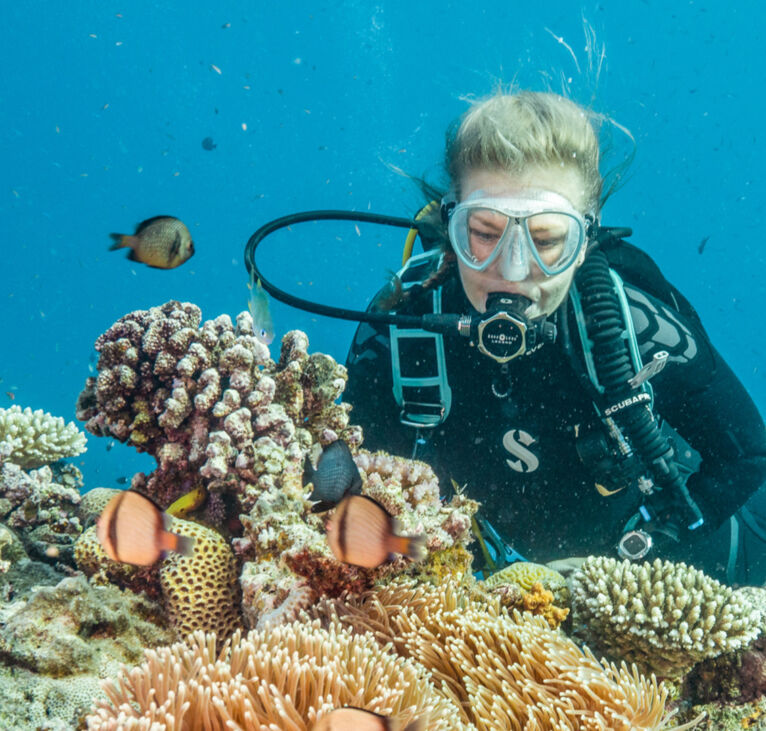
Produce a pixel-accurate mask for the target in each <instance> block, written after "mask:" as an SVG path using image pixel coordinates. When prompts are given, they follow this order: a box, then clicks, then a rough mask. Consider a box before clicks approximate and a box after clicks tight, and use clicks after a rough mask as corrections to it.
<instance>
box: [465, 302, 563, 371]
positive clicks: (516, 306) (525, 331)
mask: <svg viewBox="0 0 766 731" xmlns="http://www.w3.org/2000/svg"><path fill="white" fill-rule="evenodd" d="M531 304H532V301H531V300H530V299H528V298H526V297H524V296H523V295H520V294H509V293H508V292H490V294H489V295H488V296H487V311H486V312H485V313H484V314H482V315H479V316H478V317H476V318H475V319H474V321H473V323H472V327H471V337H472V339H473V340H474V341H475V342H476V344H477V346H478V348H479V351H480V352H482V353H483V354H484V355H486V356H489V357H490V358H492V359H493V360H495V361H497V362H498V363H507V362H508V361H509V360H513V359H514V358H518V356H520V355H524V354H529V353H531V352H532V351H534V350H537V348H539V347H540V346H541V345H543V344H544V343H546V342H553V341H554V340H555V339H556V326H555V325H554V324H553V323H552V322H547V321H546V319H545V318H542V319H539V320H530V319H529V318H528V317H527V316H526V315H525V314H524V313H525V312H526V311H527V309H528V308H529V306H530V305H531Z"/></svg>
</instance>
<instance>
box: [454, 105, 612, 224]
mask: <svg viewBox="0 0 766 731" xmlns="http://www.w3.org/2000/svg"><path fill="white" fill-rule="evenodd" d="M445 163H446V168H447V172H448V173H449V176H450V180H451V181H452V185H453V189H454V190H455V192H456V193H457V194H458V195H459V194H460V191H459V190H458V189H457V186H458V185H459V180H460V177H461V176H462V175H463V174H464V173H465V172H466V171H469V170H476V169H497V170H502V171H503V172H508V173H511V174H519V173H523V172H524V171H525V170H527V169H528V168H529V167H532V166H546V167H547V166H550V165H563V166H568V167H571V168H573V169H575V170H577V171H578V172H579V173H580V175H581V176H582V178H583V181H584V183H585V201H586V207H587V209H589V210H598V208H599V206H600V199H601V193H602V188H603V180H602V178H601V175H600V173H599V142H598V137H597V135H596V131H595V129H594V127H593V124H592V122H591V118H590V114H589V112H588V111H587V110H586V109H585V108H583V107H581V106H579V105H578V104H576V103H575V102H573V101H570V100H569V99H567V98H566V97H563V96H559V95H558V94H553V93H550V92H536V91H521V92H518V93H515V94H504V93H498V94H495V95H494V96H492V97H490V98H489V99H486V100H484V101H481V102H478V103H477V104H475V105H474V106H473V107H471V108H470V109H469V110H468V111H467V112H466V113H465V114H464V115H463V116H462V117H461V118H460V120H459V123H458V124H457V126H456V127H453V128H451V130H450V131H449V132H448V134H447V149H446V160H445ZM583 212H584V211H583Z"/></svg>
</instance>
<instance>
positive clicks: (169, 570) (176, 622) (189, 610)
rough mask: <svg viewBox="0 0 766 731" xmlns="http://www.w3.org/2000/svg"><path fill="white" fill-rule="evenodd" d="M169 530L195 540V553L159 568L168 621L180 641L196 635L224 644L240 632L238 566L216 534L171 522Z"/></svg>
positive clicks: (176, 520) (186, 522)
mask: <svg viewBox="0 0 766 731" xmlns="http://www.w3.org/2000/svg"><path fill="white" fill-rule="evenodd" d="M170 530H171V531H173V532H174V533H178V534H179V535H182V536H192V537H193V538H194V539H195V542H194V553H193V554H192V555H191V556H181V555H180V554H178V553H172V552H171V553H170V554H169V555H168V556H167V558H165V559H164V560H163V561H162V562H161V563H160V584H161V586H162V595H163V597H164V599H165V607H166V609H167V611H168V614H169V616H170V621H171V624H172V625H173V627H174V628H175V630H176V632H177V633H178V635H179V636H180V637H185V636H186V635H187V634H189V633H191V632H194V631H196V630H202V631H204V632H216V633H218V637H219V638H220V639H225V638H226V637H228V636H229V635H231V633H232V632H234V630H235V629H236V628H237V627H239V626H240V624H241V622H240V619H239V584H238V583H237V568H238V567H237V560H236V559H235V558H234V554H233V553H232V552H231V548H230V547H229V544H228V542H227V541H226V539H225V538H223V536H221V534H220V533H218V532H216V531H214V530H213V529H212V528H207V527H206V526H204V525H200V524H199V523H192V522H191V521H189V520H182V519H181V518H174V519H173V523H172V525H171V526H170Z"/></svg>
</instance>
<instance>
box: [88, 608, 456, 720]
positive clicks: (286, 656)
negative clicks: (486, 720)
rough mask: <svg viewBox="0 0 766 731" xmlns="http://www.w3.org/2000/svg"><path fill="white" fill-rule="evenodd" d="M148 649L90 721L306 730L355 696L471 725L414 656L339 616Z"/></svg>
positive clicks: (364, 703) (384, 710)
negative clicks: (219, 642) (220, 642)
mask: <svg viewBox="0 0 766 731" xmlns="http://www.w3.org/2000/svg"><path fill="white" fill-rule="evenodd" d="M187 642H188V644H184V643H179V644H176V645H173V646H172V647H165V648H160V649H158V650H152V651H147V653H146V656H145V660H144V662H143V663H142V664H141V665H140V666H138V667H136V668H133V669H132V670H128V669H125V670H123V672H122V673H121V675H120V677H119V678H118V679H117V681H116V682H108V683H106V684H105V686H104V690H105V691H106V694H107V696H108V699H109V700H108V701H106V702H100V703H99V704H98V705H97V707H96V708H95V709H94V710H93V712H92V713H91V714H90V715H89V716H88V718H87V728H88V729H89V730H90V731H112V730H116V729H127V730H128V731H129V730H130V729H146V730H147V731H148V730H149V729H161V728H184V727H187V726H189V727H191V725H192V724H194V727H195V728H196V727H200V728H205V729H208V730H209V731H224V730H225V729H229V728H263V729H267V728H268V729H281V730H282V731H308V730H309V729H311V728H312V726H313V725H314V724H315V723H316V721H317V720H318V719H320V718H321V717H322V716H323V715H325V714H327V713H329V711H330V710H332V709H333V708H336V707H339V706H344V705H354V706H358V707H362V708H367V709H369V710H373V711H375V712H378V713H381V714H385V715H390V716H392V717H394V718H395V719H396V720H397V721H399V722H401V724H402V726H404V724H406V723H408V722H409V721H411V720H412V719H414V718H419V717H426V718H427V719H428V722H429V725H428V728H429V729H431V730H432V731H447V730H449V729H454V730H455V731H460V730H461V729H466V730H467V729H470V728H471V727H470V726H466V725H465V724H463V723H461V722H460V721H459V720H458V718H457V717H458V712H457V709H456V708H455V707H454V706H453V705H452V704H451V703H450V702H449V701H448V700H446V699H445V698H443V697H441V696H439V694H438V693H437V692H436V690H435V689H434V687H433V686H432V684H431V683H430V682H429V681H428V680H427V679H426V678H425V675H424V672H423V669H422V668H421V667H420V666H418V665H417V664H416V663H414V662H411V661H408V660H405V659H403V658H400V657H397V656H396V655H394V654H392V653H390V652H388V651H387V650H386V649H385V648H381V647H379V645H378V643H377V642H376V641H375V639H374V638H373V637H372V636H371V635H354V634H353V633H352V632H351V631H350V630H348V629H347V628H343V627H341V626H340V625H338V624H337V623H335V624H330V626H329V627H327V628H326V629H323V628H321V627H320V626H319V622H318V621H315V622H313V623H310V624H300V623H294V624H290V625H285V626H282V627H277V628H273V627H272V628H269V629H267V630H264V631H261V632H257V631H252V632H250V633H249V634H248V635H247V636H246V637H245V638H242V637H241V636H240V634H239V633H238V632H237V633H236V634H235V635H234V636H233V637H232V638H231V640H230V641H229V642H227V643H226V644H225V646H224V647H223V649H222V650H221V651H220V652H217V651H216V638H215V636H214V635H205V634H203V633H201V632H196V633H194V634H193V635H190V636H189V638H188V640H187Z"/></svg>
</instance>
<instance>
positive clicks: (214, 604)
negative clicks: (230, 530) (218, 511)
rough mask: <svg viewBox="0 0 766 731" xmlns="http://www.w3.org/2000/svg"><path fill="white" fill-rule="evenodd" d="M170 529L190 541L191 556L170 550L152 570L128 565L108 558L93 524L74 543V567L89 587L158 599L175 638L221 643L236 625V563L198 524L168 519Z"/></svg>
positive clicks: (223, 544)
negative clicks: (208, 635)
mask: <svg viewBox="0 0 766 731" xmlns="http://www.w3.org/2000/svg"><path fill="white" fill-rule="evenodd" d="M170 530H171V531H173V532H174V533H178V534H179V535H185V536H192V537H194V539H195V543H194V551H193V553H192V555H191V556H182V555H180V554H178V553H174V552H170V553H169V554H168V555H167V556H166V557H165V558H164V559H162V560H161V561H159V562H158V563H157V564H155V565H153V566H146V567H143V566H132V565H130V564H125V563H121V562H119V561H113V560H112V559H110V558H109V557H108V556H107V555H106V553H105V552H104V549H103V548H102V547H101V544H100V543H99V542H98V538H97V537H96V531H95V526H91V527H90V528H88V530H86V531H85V532H84V533H83V534H82V536H80V538H79V539H78V540H77V543H76V544H75V560H76V562H77V566H78V568H79V569H80V570H81V571H83V572H84V573H85V574H86V575H88V576H90V577H92V581H94V582H95V583H102V584H103V583H108V582H111V583H115V584H118V585H120V586H123V587H126V588H129V589H131V590H132V591H135V592H141V593H143V594H146V595H147V596H149V597H151V598H157V599H161V600H162V603H163V606H164V608H165V611H166V614H167V617H168V621H169V622H170V625H171V627H172V628H173V630H174V631H175V633H176V636H177V637H184V636H185V635H187V634H188V633H190V632H194V631H196V630H202V631H203V632H217V633H219V635H220V637H221V639H225V638H226V637H228V636H229V635H230V634H231V633H232V632H233V631H234V630H235V629H236V628H237V627H239V626H240V624H241V620H240V601H239V586H238V583H237V578H238V565H237V560H236V558H235V557H234V554H233V553H232V550H231V548H230V546H229V544H228V542H227V541H226V539H225V538H224V537H223V536H222V535H221V534H220V533H218V532H217V531H215V530H213V529H212V528H208V527H206V526H204V525H200V524H199V523H193V522H191V521H188V520H183V519H181V518H174V519H173V521H172V523H171V526H170Z"/></svg>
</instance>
